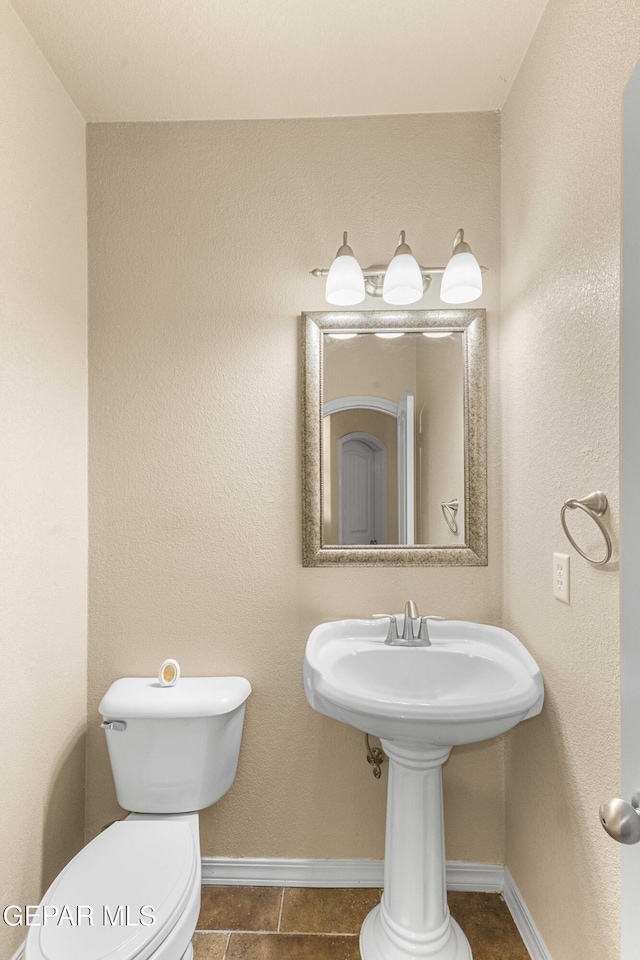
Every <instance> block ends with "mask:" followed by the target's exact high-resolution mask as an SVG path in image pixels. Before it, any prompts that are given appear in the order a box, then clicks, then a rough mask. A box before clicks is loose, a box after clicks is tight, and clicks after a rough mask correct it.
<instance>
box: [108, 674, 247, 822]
mask: <svg viewBox="0 0 640 960" xmlns="http://www.w3.org/2000/svg"><path fill="white" fill-rule="evenodd" d="M250 693H251V684H250V683H249V681H248V680H245V678H244V677H182V678H180V679H179V680H178V681H177V683H176V684H175V686H161V685H160V683H159V681H158V679H157V678H155V677H152V678H148V677H125V678H123V679H122V680H116V682H115V683H112V684H111V686H110V687H109V689H108V690H107V692H106V693H105V695H104V697H103V698H102V701H101V703H100V706H99V710H100V713H101V714H102V716H103V718H104V722H103V724H102V726H103V728H104V730H105V733H106V737H107V747H108V749H109V760H110V762H111V769H112V771H113V779H114V781H115V785H116V793H117V796H118V803H119V804H120V806H121V807H124V809H125V810H131V811H133V812H135V813H188V812H190V811H195V810H202V809H204V808H205V807H209V806H211V804H212V803H215V802H216V800H219V799H220V797H221V796H223V794H225V793H226V792H227V790H228V789H229V787H230V786H231V784H232V783H233V780H234V777H235V775H236V767H237V765H238V754H239V752H240V741H241V739H242V726H243V723H244V711H245V702H246V700H247V697H248V696H249V694H250Z"/></svg>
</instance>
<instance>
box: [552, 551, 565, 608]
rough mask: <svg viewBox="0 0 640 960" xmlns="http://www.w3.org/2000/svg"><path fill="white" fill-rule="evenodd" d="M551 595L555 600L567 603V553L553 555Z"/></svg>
mask: <svg viewBox="0 0 640 960" xmlns="http://www.w3.org/2000/svg"><path fill="white" fill-rule="evenodd" d="M553 595H554V597H555V598H556V600H562V602H563V603H569V554H568V553H554V555H553Z"/></svg>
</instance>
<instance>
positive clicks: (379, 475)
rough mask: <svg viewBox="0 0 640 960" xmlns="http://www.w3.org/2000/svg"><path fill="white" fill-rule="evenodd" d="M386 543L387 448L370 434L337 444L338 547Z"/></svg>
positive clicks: (350, 435) (354, 436)
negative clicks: (341, 545)
mask: <svg viewBox="0 0 640 960" xmlns="http://www.w3.org/2000/svg"><path fill="white" fill-rule="evenodd" d="M386 542H387V448H386V446H385V445H384V443H382V441H380V440H378V439H377V437H373V436H372V435H371V434H369V433H361V432H357V433H348V434H346V435H345V436H344V437H341V438H340V440H339V441H338V543H340V544H370V543H386Z"/></svg>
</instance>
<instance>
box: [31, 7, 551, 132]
mask: <svg viewBox="0 0 640 960" xmlns="http://www.w3.org/2000/svg"><path fill="white" fill-rule="evenodd" d="M12 2H13V6H14V7H15V9H16V11H17V13H18V14H19V16H20V17H21V18H22V19H23V21H24V23H25V24H26V26H27V29H28V30H29V31H30V33H31V34H32V36H33V37H34V39H35V41H36V43H37V44H38V45H39V46H40V48H41V49H42V51H43V52H44V55H45V56H46V58H47V59H48V61H49V63H50V64H51V66H52V67H53V69H54V70H55V71H56V73H57V75H58V76H59V78H60V80H61V81H62V83H63V84H64V86H65V88H66V89H67V91H68V93H69V94H70V96H71V97H72V99H73V100H74V102H75V103H76V105H77V106H78V108H79V110H80V112H81V113H82V114H83V116H84V118H85V119H86V120H89V121H117V120H213V119H244V118H266V117H327V116H353V115H369V114H387V113H431V112H449V111H466V110H498V109H500V108H501V107H502V105H503V104H504V101H505V99H506V96H507V94H508V92H509V90H510V88H511V84H512V83H513V80H514V78H515V75H516V73H517V71H518V68H519V66H520V64H521V62H522V59H523V57H524V54H525V52H526V49H527V47H528V45H529V43H530V41H531V38H532V36H533V34H534V32H535V29H536V26H537V24H538V21H539V19H540V17H541V15H542V11H543V9H544V6H545V4H546V0H324V2H323V3H320V2H318V0H12Z"/></svg>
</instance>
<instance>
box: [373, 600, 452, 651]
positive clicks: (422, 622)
mask: <svg viewBox="0 0 640 960" xmlns="http://www.w3.org/2000/svg"><path fill="white" fill-rule="evenodd" d="M373 619H374V620H381V619H383V620H388V621H389V630H388V631H387V636H386V638H385V641H384V642H385V643H386V644H387V645H388V646H394V647H430V646H431V640H430V639H429V620H444V617H435V616H431V615H427V616H426V617H421V616H420V614H419V613H418V607H417V605H416V603H415V601H414V600H407V602H406V604H405V606H404V624H403V628H402V639H401V638H400V637H399V635H398V618H397V616H396V615H395V614H392V613H374V614H373ZM416 623H419V627H418V636H417V637H416V632H415V624H416Z"/></svg>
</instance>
